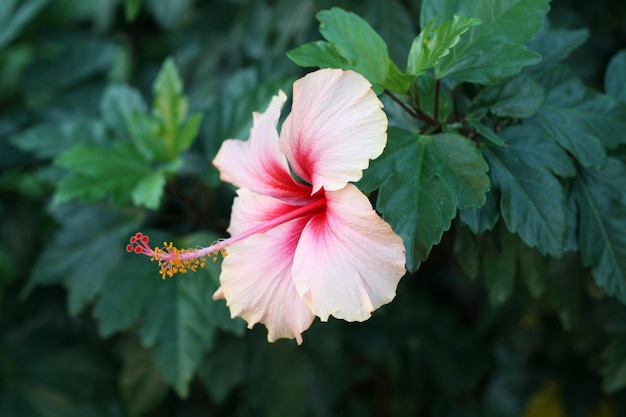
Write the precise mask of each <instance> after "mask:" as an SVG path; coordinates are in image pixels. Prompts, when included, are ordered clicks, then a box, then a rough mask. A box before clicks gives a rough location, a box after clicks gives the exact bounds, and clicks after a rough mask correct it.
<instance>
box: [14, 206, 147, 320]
mask: <svg viewBox="0 0 626 417" xmlns="http://www.w3.org/2000/svg"><path fill="white" fill-rule="evenodd" d="M52 214H53V215H54V217H55V218H56V219H57V221H59V222H60V223H61V224H62V229H61V230H60V231H59V232H58V233H57V234H56V235H55V237H54V239H53V240H52V242H50V244H49V245H48V246H47V247H46V248H45V249H44V251H43V253H42V254H41V256H40V257H39V258H38V259H37V262H36V264H35V268H34V270H33V272H32V275H31V279H30V281H29V283H28V286H27V287H26V289H25V291H26V292H30V290H31V289H32V288H33V287H34V286H35V285H38V284H51V283H57V282H65V283H66V284H67V287H68V290H69V303H68V306H69V311H70V313H71V314H77V313H78V312H80V311H81V310H82V309H83V308H84V307H85V304H86V303H87V302H89V301H90V300H92V299H93V298H94V296H96V295H97V294H98V293H99V292H100V291H101V289H102V285H103V283H104V281H105V280H106V279H107V277H108V276H109V275H110V274H112V273H113V271H115V270H116V269H117V268H118V266H119V265H120V262H121V260H122V257H123V256H125V255H126V254H125V252H124V251H123V245H124V242H126V241H127V240H128V236H129V235H130V233H132V232H133V231H134V230H135V229H136V228H137V221H136V220H135V219H132V218H128V217H124V216H122V215H120V214H119V213H117V212H114V211H111V210H109V209H105V208H103V207H97V206H93V207H85V208H83V207H79V206H76V205H71V204H66V205H62V206H59V207H57V208H56V209H55V210H54V211H53V212H52Z"/></svg>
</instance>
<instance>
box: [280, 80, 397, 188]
mask: <svg viewBox="0 0 626 417" xmlns="http://www.w3.org/2000/svg"><path fill="white" fill-rule="evenodd" d="M386 131H387V116H386V115H385V112H383V110H382V103H381V102H380V101H379V100H378V98H377V97H376V94H375V93H374V91H372V89H371V88H370V83H369V82H368V81H367V80H366V79H365V78H363V76H361V75H360V74H358V73H356V72H353V71H343V70H339V69H322V70H319V71H316V72H313V73H310V74H308V75H307V76H305V77H304V78H301V79H300V80H298V81H296V82H295V83H294V85H293V106H292V111H291V114H290V115H289V116H288V117H287V119H286V120H285V123H284V124H283V127H282V131H281V134H280V149H281V150H282V151H283V153H284V154H285V155H286V156H287V159H288V160H289V163H290V166H291V169H292V170H293V172H294V173H295V174H296V175H298V176H299V177H300V178H302V179H304V180H305V181H307V182H308V183H310V184H312V185H313V189H312V192H313V193H315V192H317V191H318V190H319V189H320V188H322V187H323V188H325V189H326V190H339V189H341V188H343V187H344V186H345V185H346V184H347V183H348V182H350V181H358V180H359V179H360V178H361V176H362V175H363V172H362V171H363V170H364V169H366V168H367V167H368V165H369V160H370V159H374V158H377V157H378V156H380V154H381V153H382V152H383V149H384V148H385V145H386V143H387V133H386Z"/></svg>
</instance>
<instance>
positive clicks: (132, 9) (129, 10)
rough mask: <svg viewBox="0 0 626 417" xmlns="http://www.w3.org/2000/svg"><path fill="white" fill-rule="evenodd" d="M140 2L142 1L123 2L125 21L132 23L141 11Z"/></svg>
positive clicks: (130, 0) (129, 0) (128, 0)
mask: <svg viewBox="0 0 626 417" xmlns="http://www.w3.org/2000/svg"><path fill="white" fill-rule="evenodd" d="M141 2H142V0H126V1H125V2H124V13H125V15H126V20H127V21H129V22H132V21H133V20H135V18H137V15H138V14H139V11H140V10H141Z"/></svg>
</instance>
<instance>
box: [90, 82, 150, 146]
mask: <svg viewBox="0 0 626 417" xmlns="http://www.w3.org/2000/svg"><path fill="white" fill-rule="evenodd" d="M146 111H147V106H146V103H145V101H144V100H143V97H141V94H140V93H139V91H137V90H135V89H134V88H132V87H130V86H128V85H125V84H112V85H110V86H108V87H107V89H106V90H104V93H103V94H102V100H101V101H100V115H101V116H102V119H103V120H104V122H105V123H106V124H107V126H108V127H109V129H111V130H112V131H113V132H115V134H116V136H117V137H118V138H119V139H132V138H133V136H132V134H131V133H132V131H131V129H130V124H131V121H132V117H133V114H134V113H137V112H139V113H145V112H146Z"/></svg>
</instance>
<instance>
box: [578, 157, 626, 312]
mask: <svg viewBox="0 0 626 417" xmlns="http://www.w3.org/2000/svg"><path fill="white" fill-rule="evenodd" d="M620 164H621V163H620ZM611 170H614V167H612V164H610V165H609V166H608V168H605V169H604V170H602V171H598V172H596V173H593V172H590V171H585V170H582V171H581V172H580V175H579V176H578V177H577V181H576V182H575V184H574V189H573V192H574V198H575V200H576V202H577V205H578V213H579V228H578V247H579V249H580V252H581V254H582V259H583V263H584V264H585V266H590V267H591V270H592V271H593V277H594V279H595V281H596V283H597V284H598V286H599V287H600V288H602V289H604V291H606V293H607V294H609V295H613V296H616V297H617V298H618V299H620V300H621V301H622V302H626V216H625V215H624V213H626V202H625V201H624V200H625V198H624V189H622V190H621V193H618V194H616V193H615V188H614V187H615V184H614V183H613V182H612V180H613V178H612V177H611V174H612V172H611ZM621 172H622V181H624V177H626V174H624V173H625V172H626V170H625V169H624V167H623V166H622V170H621Z"/></svg>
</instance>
